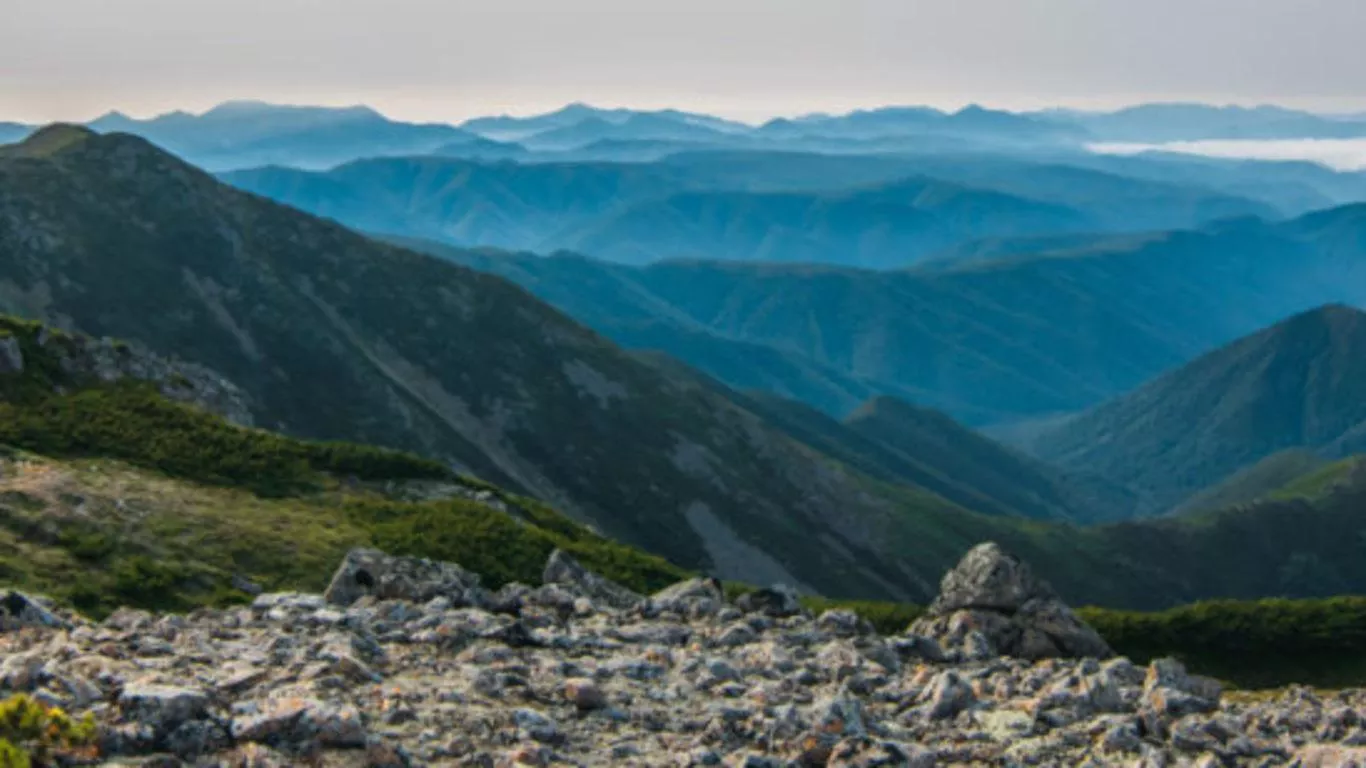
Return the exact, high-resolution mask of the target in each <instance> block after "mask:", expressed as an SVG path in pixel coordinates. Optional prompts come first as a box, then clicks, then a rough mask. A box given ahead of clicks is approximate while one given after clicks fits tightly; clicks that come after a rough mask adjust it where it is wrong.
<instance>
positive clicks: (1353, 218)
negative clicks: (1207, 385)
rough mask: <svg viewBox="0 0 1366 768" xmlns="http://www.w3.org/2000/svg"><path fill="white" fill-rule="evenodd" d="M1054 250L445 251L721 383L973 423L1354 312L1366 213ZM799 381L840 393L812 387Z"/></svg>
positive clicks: (1074, 404)
mask: <svg viewBox="0 0 1366 768" xmlns="http://www.w3.org/2000/svg"><path fill="white" fill-rule="evenodd" d="M1065 245H1066V247H1059V248H1055V249H1053V250H1048V249H1044V250H1033V249H1030V248H1028V247H1020V248H1017V249H1014V250H1013V251H1012V252H1011V255H1008V256H1000V255H997V257H996V258H991V257H989V256H988V257H984V258H983V259H982V260H979V261H968V262H966V263H956V264H955V263H952V262H950V263H948V264H942V263H941V264H936V265H934V266H933V267H926V268H923V269H918V270H910V271H901V272H892V273H883V272H872V271H863V270H856V269H847V268H837V267H829V266H811V265H806V266H791V265H777V264H772V265H757V264H744V263H720V262H714V261H711V262H704V261H691V262H667V263H660V264H654V265H650V266H647V267H644V268H629V267H624V266H620V265H612V264H607V263H604V262H601V261H595V260H591V259H586V258H582V257H570V256H556V257H548V258H547V257H537V256H532V255H510V254H502V255H497V256H490V255H488V254H483V255H480V254H474V253H470V252H466V251H461V250H460V249H447V252H446V254H445V255H446V256H447V257H448V258H454V259H456V260H460V261H462V262H463V263H467V264H470V265H471V266H475V267H476V268H479V269H484V270H489V271H493V272H496V273H498V274H501V275H504V276H506V277H508V278H510V279H512V280H514V281H517V282H518V283H520V284H521V285H523V286H524V287H526V288H527V289H528V290H530V291H532V292H533V293H536V294H537V295H538V296H540V297H541V298H543V299H545V300H546V301H549V302H550V303H552V304H554V305H555V306H557V307H559V308H560V309H562V310H564V311H565V312H567V313H569V314H571V315H573V316H574V317H576V318H578V319H580V320H581V321H583V322H585V323H587V324H588V325H590V326H592V327H594V328H596V329H598V330H599V331H601V332H603V333H605V334H607V335H609V336H611V337H612V338H614V339H616V340H617V341H618V342H619V343H622V344H625V345H627V346H632V347H639V346H650V347H654V348H660V349H663V350H665V351H668V352H670V353H672V354H675V355H677V356H678V357H679V358H681V359H683V360H685V361H687V362H688V363H689V364H691V365H694V366H696V367H698V368H700V369H702V370H705V371H707V372H709V373H711V374H712V375H714V376H717V377H718V378H720V379H722V380H724V381H728V382H731V383H734V384H735V385H736V386H740V387H753V386H756V385H757V386H760V387H762V388H764V389H767V390H769V391H773V392H779V393H782V394H785V395H790V396H795V397H799V398H801V399H803V400H804V401H805V402H808V403H810V404H812V405H815V406H817V407H819V408H822V409H825V410H827V411H828V412H831V413H834V414H839V415H842V414H844V413H847V412H848V410H849V408H850V405H851V400H855V399H857V398H858V397H859V396H860V395H861V394H862V392H863V391H865V390H867V389H871V390H872V391H874V392H879V393H886V394H893V395H897V396H899V397H903V398H905V399H908V400H910V401H912V402H915V403H917V404H921V405H928V406H932V407H935V408H938V409H941V410H944V411H946V412H948V413H950V414H952V415H954V416H955V417H957V418H959V419H961V420H964V421H966V422H968V423H970V424H975V425H981V424H991V423H994V422H1002V421H1011V420H1017V419H1022V418H1027V417H1038V416H1046V415H1049V414H1056V413H1062V412H1068V411H1075V410H1079V409H1082V408H1086V407H1088V406H1091V405H1094V404H1096V403H1099V402H1101V401H1103V400H1105V399H1107V398H1109V397H1113V396H1116V395H1118V394H1120V393H1122V392H1125V391H1127V390H1130V389H1132V388H1134V387H1136V386H1139V385H1140V384H1142V383H1143V382H1144V381H1147V380H1148V379H1151V378H1152V377H1154V376H1156V375H1158V374H1159V373H1161V372H1163V371H1165V370H1168V369H1172V368H1175V367H1177V366H1180V365H1182V364H1184V363H1186V362H1188V361H1190V360H1192V359H1194V358H1195V357H1197V356H1199V355H1201V354H1204V353H1206V352H1208V351H1210V350H1211V349H1214V348H1216V347H1218V346H1220V345H1222V344H1226V343H1228V342H1230V341H1232V340H1233V339H1236V338H1238V337H1240V336H1242V335H1245V334H1247V333H1251V332H1254V331H1256V330H1257V329H1259V328H1263V327H1266V326H1267V325H1269V324H1272V323H1275V322H1277V321H1279V320H1281V319H1283V318H1285V317H1287V316H1289V315H1291V314H1294V313H1296V312H1300V311H1303V310H1305V309H1307V308H1312V307H1315V306H1319V305H1321V304H1323V303H1327V302H1333V301H1340V302H1349V303H1353V304H1356V305H1359V306H1366V206H1354V207H1347V208H1340V209H1335V210H1332V211H1327V212H1324V213H1321V214H1315V215H1313V216H1309V217H1305V218H1303V219H1299V220H1296V221H1292V222H1288V223H1285V224H1279V225H1277V224H1269V223H1266V222H1262V221H1259V220H1255V219H1248V220H1240V221H1234V222H1227V223H1224V224H1221V225H1219V226H1214V227H1210V228H1208V229H1206V230H1203V231H1196V232H1170V233H1157V234H1144V235H1132V236H1122V237H1121V236H1114V235H1109V236H1100V237H1096V238H1094V239H1092V240H1090V241H1089V242H1088V241H1087V240H1086V239H1085V238H1077V239H1076V240H1075V241H1074V242H1069V243H1066V244H1065ZM438 250H439V249H438ZM651 324H654V325H653V326H652V327H653V328H654V331H653V332H651V333H649V334H643V333H640V332H639V330H638V329H639V328H642V327H651ZM637 334H639V335H637ZM713 338H715V339H721V340H722V341H723V342H724V344H718V343H707V342H708V339H713ZM741 342H742V343H744V344H749V345H761V346H765V347H768V348H770V349H772V350H775V351H777V352H779V353H781V354H782V356H783V358H782V359H783V360H785V361H786V362H785V365H786V366H787V367H788V368H789V369H790V370H791V371H793V374H792V378H791V380H790V383H787V382H782V380H781V375H780V374H782V372H783V370H784V369H783V368H781V367H776V366H774V367H768V368H767V369H766V372H765V374H764V375H759V374H757V373H756V372H754V371H753V370H752V369H750V368H748V367H746V366H743V365H736V364H735V362H734V360H735V359H736V358H743V355H741V354H737V352H738V350H737V348H736V347H735V346H733V345H734V344H736V343H741ZM723 347H724V348H725V351H724V352H722V351H718V350H720V349H722V348H723ZM811 370H819V371H823V372H831V373H828V374H825V375H822V376H821V380H822V381H826V382H829V381H836V380H841V379H842V382H843V383H841V384H840V385H839V386H837V387H831V386H825V385H822V386H820V387H812V386H810V385H809V383H807V382H808V381H809V379H808V378H807V374H806V373H804V372H808V371H811ZM799 371H800V372H803V373H800V374H799V373H796V372H799ZM836 375H837V376H838V377H840V379H836V378H835V376H836ZM765 380H767V381H768V383H764V382H765ZM853 383H856V384H857V386H854V385H853Z"/></svg>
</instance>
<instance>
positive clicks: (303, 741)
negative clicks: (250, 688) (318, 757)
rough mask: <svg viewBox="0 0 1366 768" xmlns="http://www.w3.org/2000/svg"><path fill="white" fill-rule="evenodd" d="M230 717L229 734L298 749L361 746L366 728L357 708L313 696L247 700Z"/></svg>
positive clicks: (364, 742)
mask: <svg viewBox="0 0 1366 768" xmlns="http://www.w3.org/2000/svg"><path fill="white" fill-rule="evenodd" d="M243 709H244V711H243V712H242V713H241V714H239V715H237V716H236V717H234V718H233V721H232V737H233V738H234V739H235V740H237V741H239V742H240V741H255V742H260V743H263V744H268V745H270V746H276V747H278V746H285V747H287V748H290V749H298V748H300V747H303V746H308V745H311V744H313V743H316V744H319V745H322V746H330V747H363V746H365V744H366V737H367V733H366V729H365V725H364V723H363V722H362V720H361V716H360V712H359V711H358V710H356V708H355V707H352V706H348V705H341V706H338V705H333V704H328V703H326V702H323V701H319V700H317V699H310V698H304V697H282V698H276V699H266V700H264V701H258V702H250V703H248V704H247V705H246V706H245V707H244V708H243Z"/></svg>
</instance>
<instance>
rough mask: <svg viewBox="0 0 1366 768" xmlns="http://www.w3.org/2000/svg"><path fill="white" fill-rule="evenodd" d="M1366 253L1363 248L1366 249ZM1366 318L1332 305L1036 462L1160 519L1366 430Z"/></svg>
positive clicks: (1167, 383) (1265, 335)
mask: <svg viewBox="0 0 1366 768" xmlns="http://www.w3.org/2000/svg"><path fill="white" fill-rule="evenodd" d="M1364 242H1366V241H1364ZM1363 393H1366V312H1362V311H1361V310H1358V309H1354V308H1349V307H1344V306H1340V305H1329V306H1325V307H1323V308H1320V309H1316V310H1313V311H1310V312H1305V313H1302V314H1299V315H1296V316H1294V317H1292V318H1290V319H1288V320H1285V321H1284V322H1281V323H1278V324H1277V325H1275V326H1273V327H1271V328H1268V329H1267V330H1264V331H1261V332H1259V333H1256V334H1253V335H1251V336H1248V337H1246V338H1243V339H1240V340H1238V341H1236V342H1234V343H1232V344H1229V345H1227V346H1225V347H1222V348H1220V349H1218V350H1215V351H1213V352H1210V353H1209V354H1207V355H1204V356H1202V357H1200V358H1199V359H1197V360H1195V361H1193V362H1191V363H1189V364H1187V365H1185V366H1182V367H1181V368H1179V369H1177V370H1174V371H1171V372H1169V373H1167V374H1164V375H1163V376H1161V377H1159V378H1157V379H1155V380H1153V381H1152V382H1150V383H1148V384H1145V385H1144V386H1142V387H1140V388H1138V389H1136V390H1134V391H1133V392H1131V393H1129V394H1126V395H1123V396H1121V397H1118V398H1116V399H1114V400H1110V401H1107V402H1105V403H1102V404H1101V405H1098V406H1096V407H1095V408H1093V409H1091V410H1088V411H1087V412H1086V413H1083V414H1081V415H1079V416H1077V417H1076V418H1074V419H1070V420H1068V421H1067V422H1065V423H1063V424H1062V425H1061V426H1059V427H1057V428H1056V429H1054V430H1052V431H1051V432H1046V433H1044V434H1043V435H1042V436H1040V437H1039V438H1038V439H1037V440H1036V442H1035V443H1034V450H1035V451H1036V452H1037V453H1038V454H1039V455H1040V456H1041V457H1044V458H1045V459H1047V460H1050V461H1053V462H1056V463H1057V464H1058V465H1060V466H1062V467H1064V468H1070V469H1074V470H1078V471H1086V472H1093V473H1096V474H1099V475H1102V476H1104V477H1106V478H1109V479H1111V480H1113V481H1115V482H1117V483H1121V484H1123V485H1124V486H1125V487H1128V488H1130V489H1132V490H1133V491H1135V492H1136V493H1137V494H1138V497H1139V511H1140V512H1147V513H1158V512H1162V511H1165V510H1167V509H1170V508H1171V507H1173V506H1174V505H1177V504H1179V503H1180V502H1182V501H1183V500H1185V499H1186V498H1188V497H1189V496H1191V495H1192V494H1194V493H1196V492H1198V491H1200V490H1202V489H1204V488H1207V487H1209V486H1212V485H1214V484H1216V483H1219V482H1220V481H1222V480H1224V479H1225V478H1227V477H1228V476H1229V475H1232V474H1233V473H1235V472H1237V471H1239V470H1241V469H1244V468H1247V467H1250V466H1252V465H1254V464H1256V463H1257V462H1259V461H1261V460H1263V459H1265V458H1266V457H1268V456H1271V455H1273V454H1277V453H1279V452H1281V451H1285V450H1288V449H1292V448H1304V449H1309V450H1314V449H1320V448H1324V447H1327V446H1332V445H1334V444H1335V443H1336V442H1337V441H1339V440H1340V439H1342V438H1343V436H1344V435H1347V434H1349V433H1351V432H1352V431H1353V430H1357V429H1360V428H1361V427H1362V425H1363V424H1366V397H1363V396H1362V395H1363Z"/></svg>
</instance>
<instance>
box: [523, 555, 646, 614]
mask: <svg viewBox="0 0 1366 768" xmlns="http://www.w3.org/2000/svg"><path fill="white" fill-rule="evenodd" d="M541 581H543V582H544V583H546V584H561V585H563V586H566V587H569V588H571V589H573V590H574V591H575V592H577V593H578V594H581V595H584V596H585V597H589V598H591V599H592V600H593V601H594V602H597V603H601V604H603V605H607V606H610V607H612V608H616V609H618V610H625V609H628V608H634V607H636V606H638V605H640V604H641V603H642V602H644V600H645V598H644V597H643V596H641V595H638V594H636V593H635V592H632V591H631V590H629V589H627V588H626V587H623V586H621V585H620V584H617V583H616V582H614V581H611V580H609V579H606V578H603V577H602V576H599V575H598V574H596V573H593V572H592V571H590V570H588V569H587V568H585V567H583V565H581V564H580V563H579V561H578V560H575V559H574V558H573V557H571V556H570V555H569V554H568V553H566V552H564V551H562V550H559V549H557V550H555V551H554V552H551V553H550V558H549V559H548V560H546V564H545V572H544V573H543V574H542V576H541Z"/></svg>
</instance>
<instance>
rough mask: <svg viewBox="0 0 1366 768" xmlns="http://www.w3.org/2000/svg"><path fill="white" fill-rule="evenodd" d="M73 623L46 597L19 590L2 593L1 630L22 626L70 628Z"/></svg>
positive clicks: (0, 608)
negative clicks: (58, 611)
mask: <svg viewBox="0 0 1366 768" xmlns="http://www.w3.org/2000/svg"><path fill="white" fill-rule="evenodd" d="M71 624H72V622H71V621H70V620H68V619H67V618H66V617H64V616H62V615H60V614H58V613H57V610H56V608H55V607H54V606H53V605H52V604H51V603H50V602H49V601H47V600H45V599H44V598H41V597H36V596H34V595H28V594H25V593H23V592H17V591H10V592H5V593H0V631H4V630H7V629H18V628H20V627H49V628H56V629H69V628H70V627H71Z"/></svg>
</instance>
